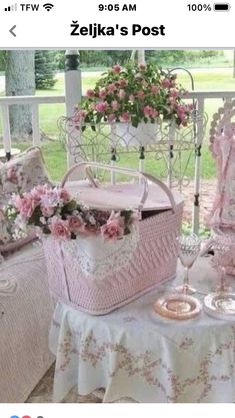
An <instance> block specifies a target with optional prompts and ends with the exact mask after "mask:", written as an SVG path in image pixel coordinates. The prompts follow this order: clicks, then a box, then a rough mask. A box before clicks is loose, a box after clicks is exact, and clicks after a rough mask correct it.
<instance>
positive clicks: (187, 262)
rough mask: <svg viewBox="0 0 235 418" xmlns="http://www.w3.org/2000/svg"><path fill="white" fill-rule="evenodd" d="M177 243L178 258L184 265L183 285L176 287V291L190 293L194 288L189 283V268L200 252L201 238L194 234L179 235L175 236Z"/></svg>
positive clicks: (193, 291)
mask: <svg viewBox="0 0 235 418" xmlns="http://www.w3.org/2000/svg"><path fill="white" fill-rule="evenodd" d="M177 241H178V245H179V258H180V261H181V263H182V265H183V267H184V282H183V285H181V286H178V287H177V288H176V291H177V292H181V293H185V294H188V295H192V294H193V293H195V292H196V289H195V288H194V287H192V286H191V285H190V284H189V270H190V269H191V267H192V266H193V264H194V262H195V260H196V258H197V257H198V255H199V253H200V248H201V240H200V238H199V237H198V236H197V235H196V234H190V235H180V236H179V237H178V238H177Z"/></svg>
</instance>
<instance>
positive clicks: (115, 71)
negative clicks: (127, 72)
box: [112, 64, 122, 74]
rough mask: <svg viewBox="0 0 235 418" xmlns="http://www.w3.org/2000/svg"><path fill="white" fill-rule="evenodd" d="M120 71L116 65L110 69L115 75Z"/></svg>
mask: <svg viewBox="0 0 235 418" xmlns="http://www.w3.org/2000/svg"><path fill="white" fill-rule="evenodd" d="M121 70H122V67H121V66H120V65H118V64H116V65H114V66H113V68H112V71H113V73H117V74H118V73H120V72H121Z"/></svg>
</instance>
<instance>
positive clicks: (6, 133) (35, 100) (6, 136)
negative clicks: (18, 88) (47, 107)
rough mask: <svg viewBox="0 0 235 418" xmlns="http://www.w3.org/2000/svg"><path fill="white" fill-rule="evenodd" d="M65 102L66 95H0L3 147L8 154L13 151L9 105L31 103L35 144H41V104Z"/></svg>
mask: <svg viewBox="0 0 235 418" xmlns="http://www.w3.org/2000/svg"><path fill="white" fill-rule="evenodd" d="M57 103H65V96H11V97H7V96H6V97H0V107H1V108H2V123H3V147H4V150H5V153H6V155H9V154H10V153H11V130H10V119H9V107H10V106H12V105H31V108H32V128H33V136H32V138H33V145H39V144H40V121H39V105H41V104H57Z"/></svg>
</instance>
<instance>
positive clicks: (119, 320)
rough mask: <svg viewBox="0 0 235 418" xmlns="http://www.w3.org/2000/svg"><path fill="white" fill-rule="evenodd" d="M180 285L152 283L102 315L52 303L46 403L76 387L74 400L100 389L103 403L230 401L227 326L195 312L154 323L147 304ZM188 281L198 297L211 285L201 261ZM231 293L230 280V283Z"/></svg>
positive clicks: (234, 396) (206, 262)
mask: <svg viewBox="0 0 235 418" xmlns="http://www.w3.org/2000/svg"><path fill="white" fill-rule="evenodd" d="M181 280H182V271H181V268H179V270H178V274H177V279H176V280H175V281H174V282H168V283H166V284H164V285H160V286H159V288H158V289H157V290H155V291H154V292H151V293H149V294H147V295H145V296H143V297H141V298H139V299H137V300H136V301H134V302H132V303H130V304H128V305H126V306H124V307H122V308H120V309H118V310H116V311H114V312H112V313H110V314H108V315H103V316H91V315H88V314H86V313H83V312H79V311H77V310H75V309H73V308H71V307H68V306H66V305H64V304H62V303H58V304H57V307H56V309H55V312H54V317H53V322H52V326H51V331H50V338H49V340H50V349H51V351H52V352H53V353H54V354H55V355H56V372H55V378H54V402H60V401H62V400H63V398H64V397H65V396H66V395H67V394H68V392H69V391H70V390H71V389H72V388H73V387H74V386H77V388H78V393H79V394H80V395H88V394H89V393H92V392H94V391H95V390H96V389H99V388H104V389H105V392H104V402H114V401H117V400H120V399H124V398H130V399H133V400H134V401H137V402H161V403H162V402H174V403H176V402H183V403H185V402H197V403H200V402H202V403H203V402H234V401H235V321H234V322H233V321H232V322H231V321H230V322H226V321H224V320H216V319H213V318H211V317H209V316H207V315H206V313H205V312H202V313H201V314H200V316H198V317H196V318H194V319H191V320H186V321H176V320H169V319H166V318H162V317H160V316H159V315H158V314H156V313H155V312H154V310H153V304H154V301H155V300H156V299H157V297H158V296H159V295H160V294H162V292H163V291H166V289H167V288H168V287H169V288H171V287H172V286H175V285H176V284H178V283H179V282H180V281H181ZM191 280H192V282H193V284H194V285H195V286H196V288H197V289H199V290H200V293H198V294H197V296H198V297H199V299H201V300H203V298H204V296H203V294H206V293H207V292H208V291H211V290H212V289H213V288H214V287H215V286H216V284H217V283H216V273H215V271H214V270H213V269H212V267H211V265H210V259H209V258H199V259H198V260H197V262H196V263H195V265H194V267H193V269H192V271H191ZM230 283H231V284H232V285H233V287H234V288H235V278H231V279H230Z"/></svg>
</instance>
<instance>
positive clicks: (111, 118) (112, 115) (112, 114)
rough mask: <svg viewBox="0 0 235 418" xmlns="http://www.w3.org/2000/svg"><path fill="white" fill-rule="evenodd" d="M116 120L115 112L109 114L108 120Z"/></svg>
mask: <svg viewBox="0 0 235 418" xmlns="http://www.w3.org/2000/svg"><path fill="white" fill-rule="evenodd" d="M115 121H116V116H115V115H114V113H111V114H110V115H108V122H109V123H112V122H115Z"/></svg>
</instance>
